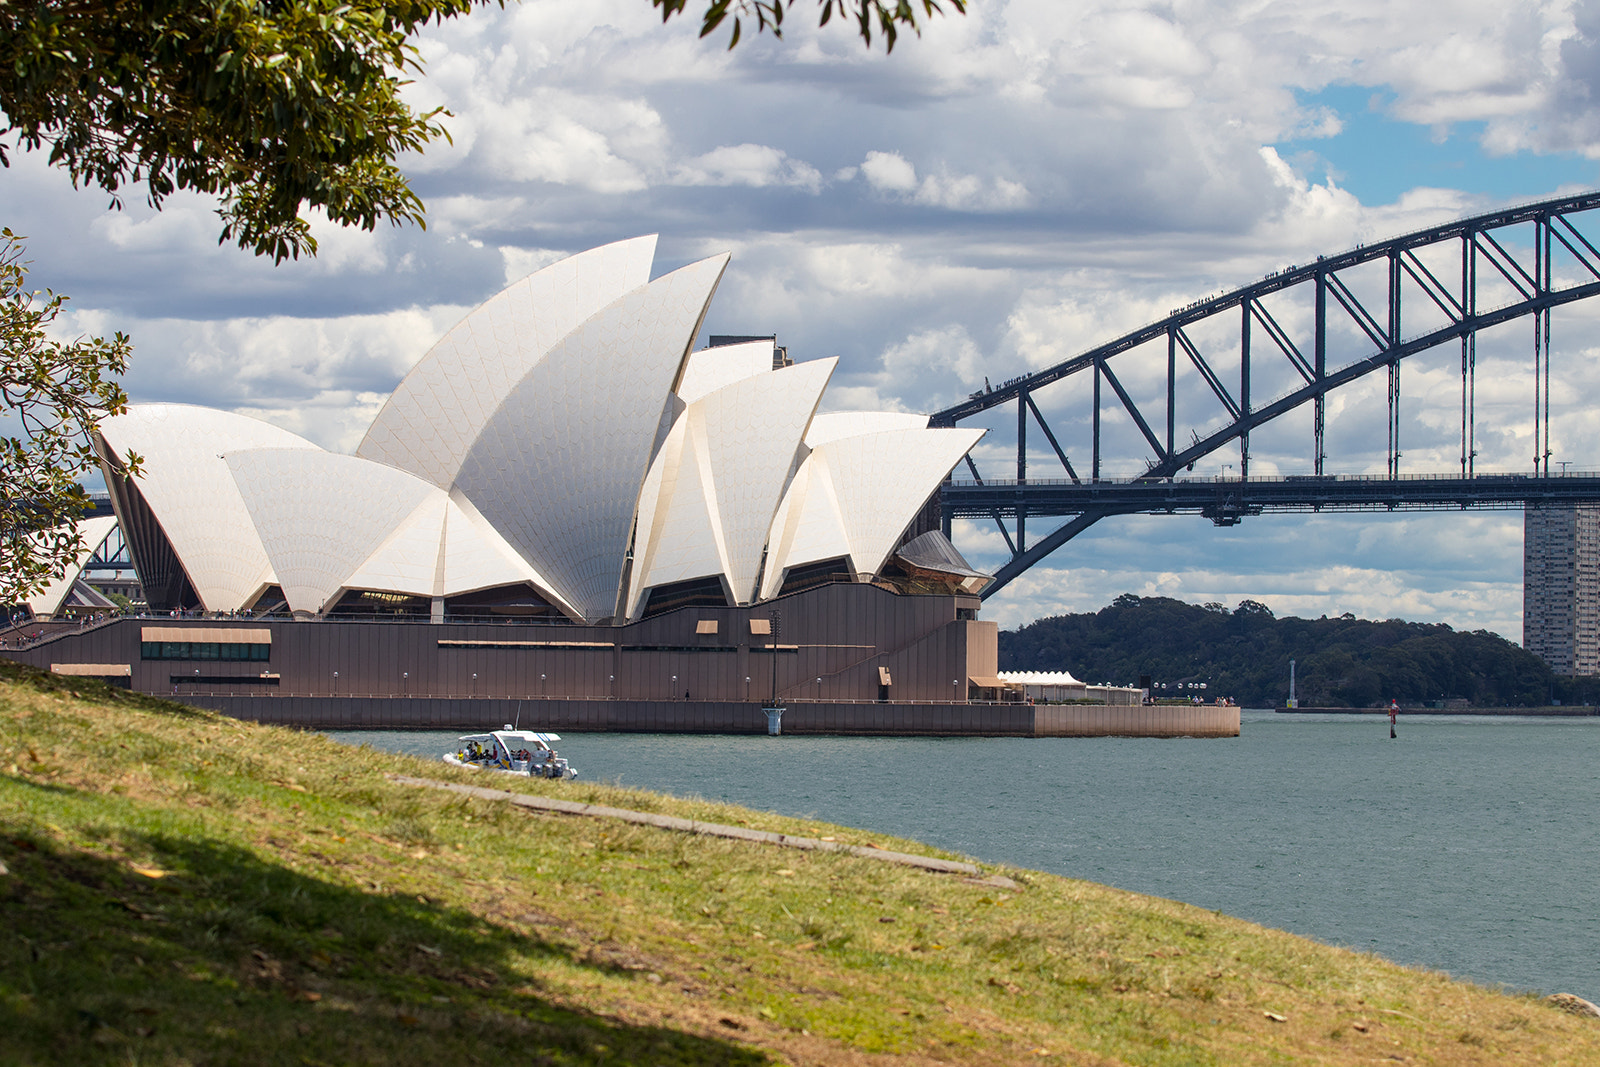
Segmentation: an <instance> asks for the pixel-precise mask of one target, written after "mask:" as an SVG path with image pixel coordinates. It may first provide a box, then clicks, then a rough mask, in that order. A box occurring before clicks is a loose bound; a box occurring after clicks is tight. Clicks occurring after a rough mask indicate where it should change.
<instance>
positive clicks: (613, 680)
mask: <svg viewBox="0 0 1600 1067" xmlns="http://www.w3.org/2000/svg"><path fill="white" fill-rule="evenodd" d="M606 684H607V685H608V686H610V687H611V699H612V700H615V699H617V676H616V675H614V674H612V675H607V676H606Z"/></svg>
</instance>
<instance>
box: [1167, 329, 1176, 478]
mask: <svg viewBox="0 0 1600 1067" xmlns="http://www.w3.org/2000/svg"><path fill="white" fill-rule="evenodd" d="M1177 407H1178V335H1177V332H1176V331H1174V330H1168V331H1167V455H1168V456H1169V457H1170V456H1171V455H1172V444H1173V430H1174V428H1175V426H1176V418H1177ZM1167 477H1169V478H1170V477H1171V475H1170V474H1169V475H1168V476H1167Z"/></svg>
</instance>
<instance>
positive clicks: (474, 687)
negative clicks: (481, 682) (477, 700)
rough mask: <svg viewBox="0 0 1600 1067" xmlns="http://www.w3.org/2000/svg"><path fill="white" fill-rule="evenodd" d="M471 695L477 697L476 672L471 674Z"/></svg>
mask: <svg viewBox="0 0 1600 1067" xmlns="http://www.w3.org/2000/svg"><path fill="white" fill-rule="evenodd" d="M472 695H473V696H477V695H478V672H477V671H473V672H472Z"/></svg>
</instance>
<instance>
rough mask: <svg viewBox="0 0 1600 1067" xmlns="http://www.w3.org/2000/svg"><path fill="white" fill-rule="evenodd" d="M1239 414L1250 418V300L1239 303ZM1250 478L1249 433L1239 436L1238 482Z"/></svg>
mask: <svg viewBox="0 0 1600 1067" xmlns="http://www.w3.org/2000/svg"><path fill="white" fill-rule="evenodd" d="M1239 310H1240V311H1241V312H1242V315H1241V316H1240V319H1241V321H1240V323H1239V414H1240V416H1241V417H1243V418H1249V417H1250V298H1249V297H1245V298H1244V299H1243V300H1241V301H1239ZM1249 477H1250V431H1249V430H1245V431H1244V432H1243V433H1241V434H1240V435H1239V480H1240V481H1244V480H1246V479H1247V478H1249Z"/></svg>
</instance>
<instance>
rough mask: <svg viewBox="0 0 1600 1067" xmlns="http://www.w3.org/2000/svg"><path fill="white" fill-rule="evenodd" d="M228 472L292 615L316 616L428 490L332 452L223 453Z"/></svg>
mask: <svg viewBox="0 0 1600 1067" xmlns="http://www.w3.org/2000/svg"><path fill="white" fill-rule="evenodd" d="M227 462H228V467H229V468H230V469H231V470H232V472H233V477H234V479H235V480H236V482H237V484H238V486H239V493H240V495H241V496H242V497H243V499H244V502H245V505H246V506H247V507H248V508H249V510H250V515H251V518H252V519H253V520H254V521H255V524H256V530H257V531H258V533H259V535H260V537H261V543H262V544H263V545H264V546H266V550H267V555H268V556H269V557H270V558H271V560H272V567H273V570H274V571H276V572H277V575H278V585H279V586H281V587H282V588H283V596H284V599H285V600H287V601H288V602H289V607H290V609H291V610H293V611H308V612H316V611H321V610H323V609H324V608H327V607H331V606H332V605H331V603H330V601H331V600H332V599H333V597H334V595H335V594H336V593H337V592H338V591H339V589H340V588H342V587H343V586H344V581H345V578H346V577H348V576H349V575H350V574H351V573H353V572H354V571H355V570H356V568H357V567H359V566H360V565H361V563H362V562H363V561H364V560H366V559H367V557H368V556H370V555H372V553H373V552H374V551H376V550H377V548H378V547H379V546H380V545H382V544H383V542H384V541H385V540H386V539H387V538H388V537H389V535H390V533H391V532H392V531H394V530H396V529H398V528H399V527H400V526H401V525H402V523H403V522H404V520H405V519H407V518H408V517H409V516H410V515H411V514H412V512H414V511H415V510H416V509H417V507H418V505H420V504H422V502H423V501H424V500H426V499H427V498H428V496H429V494H430V491H431V490H433V489H434V487H433V486H430V485H429V484H428V483H427V482H425V481H423V480H422V479H420V478H418V477H416V476H415V475H413V474H408V473H407V472H405V471H402V470H396V469H395V468H394V467H386V466H384V465H383V464H381V463H371V462H369V461H367V460H364V459H360V458H359V457H356V456H341V455H336V454H334V453H332V452H308V453H305V454H303V455H298V456H297V455H292V454H290V453H287V452H284V451H282V450H280V449H254V450H245V451H239V452H232V453H229V455H228V457H227Z"/></svg>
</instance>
